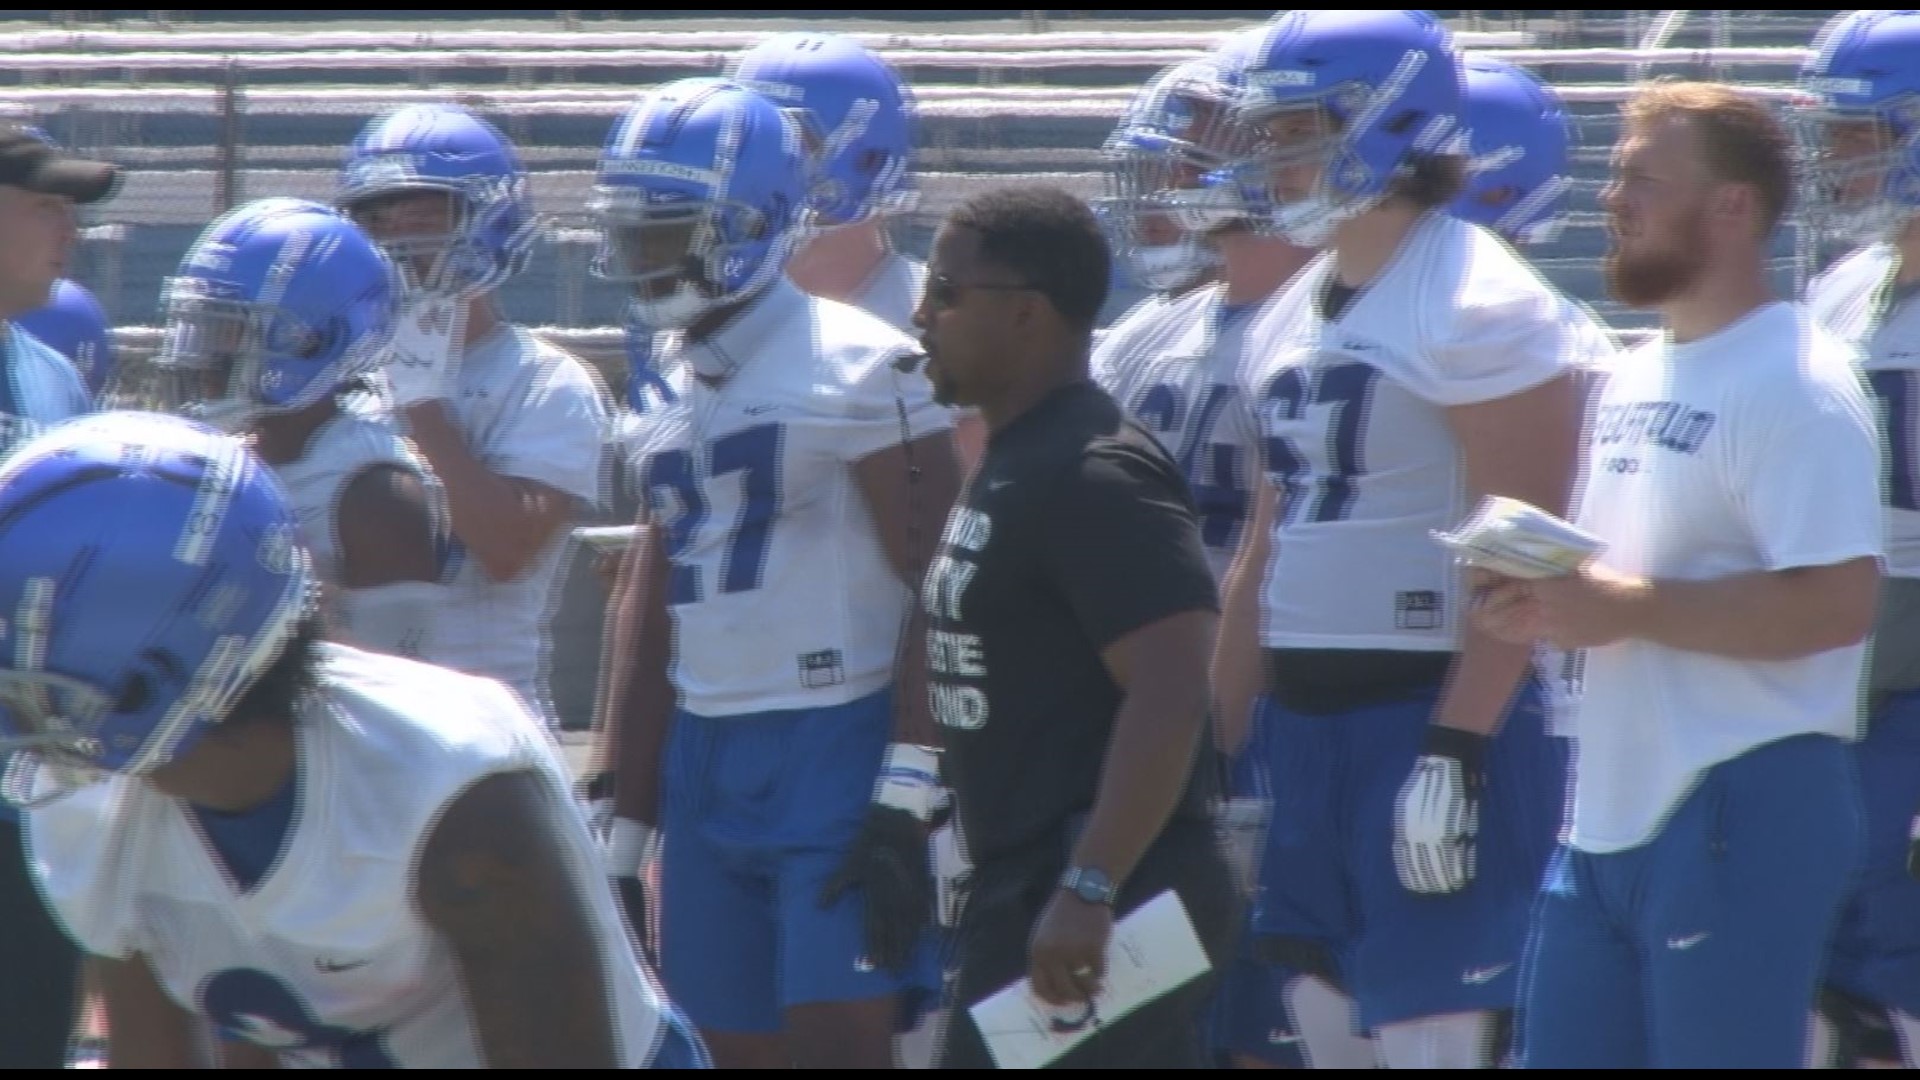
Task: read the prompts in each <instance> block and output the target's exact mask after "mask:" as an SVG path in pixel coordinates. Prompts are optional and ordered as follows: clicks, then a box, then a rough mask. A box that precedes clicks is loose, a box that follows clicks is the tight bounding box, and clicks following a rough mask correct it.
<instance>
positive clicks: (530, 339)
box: [432, 325, 611, 725]
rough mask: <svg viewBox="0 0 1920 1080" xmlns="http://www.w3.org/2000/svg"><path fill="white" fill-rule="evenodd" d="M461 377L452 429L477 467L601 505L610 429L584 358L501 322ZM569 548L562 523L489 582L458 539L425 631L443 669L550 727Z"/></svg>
mask: <svg viewBox="0 0 1920 1080" xmlns="http://www.w3.org/2000/svg"><path fill="white" fill-rule="evenodd" d="M459 380H460V381H459V390H460V392H459V395H458V396H457V397H456V398H455V399H454V400H453V401H452V402H451V404H452V406H453V414H454V420H455V422H456V423H457V424H458V425H459V428H460V432H461V434H463V435H465V436H466V440H467V446H468V448H469V449H470V450H472V452H473V454H474V456H475V457H477V458H479V460H480V463H481V464H482V465H485V466H486V467H487V468H488V469H489V470H491V471H493V472H494V473H497V474H499V475H502V476H513V477H519V478H521V479H524V480H534V481H537V482H539V483H542V484H545V485H547V486H548V487H551V488H553V489H554V490H556V491H559V492H562V493H564V494H567V495H572V496H574V497H576V498H577V499H579V500H580V502H581V503H582V504H583V507H597V506H601V505H604V504H605V502H606V501H607V495H608V494H609V493H608V491H607V481H608V476H607V471H606V468H605V466H606V465H607V464H608V462H607V460H606V458H605V450H606V447H607V444H608V441H609V435H610V433H611V432H610V429H609V426H608V425H609V420H608V417H607V412H606V407H605V405H604V403H603V402H602V400H601V397H600V389H599V386H598V384H597V383H596V382H595V381H594V378H593V376H592V375H590V374H588V372H587V369H586V367H585V366H584V365H583V364H581V362H580V361H579V360H576V359H574V358H573V357H572V356H569V355H568V354H566V353H564V352H562V351H560V350H559V349H556V348H554V347H553V346H551V345H548V344H547V343H545V342H543V341H541V340H539V339H538V338H536V337H534V336H533V335H532V334H529V333H528V332H527V331H526V330H525V329H523V328H521V327H518V326H509V325H502V326H501V327H500V328H499V329H498V330H497V331H496V332H494V333H493V334H490V335H488V336H487V337H486V338H484V339H483V340H481V341H478V342H475V343H474V344H473V345H471V346H469V347H468V349H467V351H466V354H465V355H464V356H463V357H462V358H461V362H460V374H459ZM572 543H573V538H572V532H571V530H570V529H568V528H566V527H564V526H563V527H562V528H560V529H558V530H556V531H555V533H554V535H553V538H552V539H550V540H548V541H547V546H546V547H545V548H544V549H542V550H541V551H540V553H539V554H538V555H536V556H534V559H533V562H532V564H531V565H530V566H529V567H528V568H527V569H526V571H524V572H523V573H521V574H520V576H519V577H516V578H514V579H513V580H511V581H494V580H492V579H491V578H489V577H488V576H487V574H486V571H485V570H483V569H482V568H481V566H480V562H479V560H478V559H475V558H474V557H473V555H472V554H471V553H470V552H468V551H467V550H466V545H465V544H463V543H461V542H460V541H459V539H458V538H457V537H456V538H455V539H454V542H453V544H452V546H451V550H450V552H449V554H448V558H447V563H446V568H445V571H444V572H443V576H442V579H441V580H442V581H443V582H444V583H445V584H447V585H448V586H450V588H449V589H448V599H447V604H446V607H445V608H444V609H443V611H442V612H441V617H440V618H439V619H437V620H436V621H435V623H434V627H433V631H432V640H433V642H434V651H435V653H436V655H437V657H438V659H439V662H441V663H444V664H447V665H449V666H451V667H455V668H458V669H459V670H461V671H468V672H472V673H474V674H476V675H488V676H491V677H493V678H496V679H499V680H500V681H501V682H504V683H506V684H507V685H508V686H511V687H513V688H514V689H515V690H518V691H519V692H520V693H521V694H522V695H523V696H524V697H525V698H526V699H527V701H528V702H529V703H531V704H533V705H534V706H535V707H536V708H537V709H539V710H540V712H541V713H542V714H543V715H545V716H546V717H547V721H548V723H549V724H554V725H557V724H558V722H559V720H558V716H557V714H556V713H555V711H554V707H553V698H552V695H551V694H550V693H549V692H548V689H547V661H548V657H549V654H550V653H551V652H552V647H553V643H552V637H551V633H550V631H551V624H552V622H553V615H554V611H555V609H556V608H557V607H558V605H559V602H560V595H561V590H560V587H559V586H560V584H561V582H560V569H561V567H563V566H565V565H566V558H567V554H568V552H569V550H570V549H571V545H572Z"/></svg>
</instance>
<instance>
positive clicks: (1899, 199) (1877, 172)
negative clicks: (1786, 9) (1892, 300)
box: [1795, 11, 1920, 241]
mask: <svg viewBox="0 0 1920 1080" xmlns="http://www.w3.org/2000/svg"><path fill="white" fill-rule="evenodd" d="M1800 85H1801V88H1802V89H1804V90H1806V91H1807V93H1808V94H1810V95H1811V96H1812V97H1813V98H1814V101H1815V103H1814V104H1813V105H1812V106H1810V107H1803V108H1800V109H1796V110H1795V120H1796V121H1797V123H1796V124H1795V127H1796V131H1797V133H1798V135H1799V137H1800V143H1801V149H1802V151H1803V153H1804V154H1805V156H1806V157H1807V159H1808V168H1807V172H1806V179H1805V181H1804V182H1803V184H1802V202H1803V203H1804V207H1803V213H1804V215H1805V219H1806V220H1807V222H1808V223H1809V224H1810V225H1812V226H1813V227H1814V228H1817V229H1819V230H1820V231H1821V232H1824V233H1829V234H1832V235H1834V236H1837V237H1840V238H1843V239H1847V240H1854V241H1873V240H1885V239H1889V238H1890V237H1891V236H1892V234H1893V233H1894V232H1895V231H1896V230H1898V229H1899V228H1901V227H1902V226H1904V225H1905V224H1906V222H1907V221H1908V220H1909V219H1911V218H1912V217H1913V216H1914V215H1915V214H1916V213H1920V11H1849V12H1846V13H1844V14H1842V15H1839V16H1836V17H1835V18H1834V19H1833V20H1832V21H1831V22H1829V23H1827V25H1826V26H1825V27H1824V28H1822V29H1821V31H1820V34H1819V36H1818V37H1816V38H1815V39H1814V42H1813V54H1812V56H1810V57H1809V58H1808V60H1807V62H1806V64H1805V66H1804V67H1802V69H1801V78H1800Z"/></svg>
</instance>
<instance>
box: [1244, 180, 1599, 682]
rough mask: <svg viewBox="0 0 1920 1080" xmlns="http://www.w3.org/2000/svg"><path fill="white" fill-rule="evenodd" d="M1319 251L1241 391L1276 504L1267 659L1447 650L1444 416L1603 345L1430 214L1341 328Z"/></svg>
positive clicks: (1564, 305)
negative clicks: (1324, 312)
mask: <svg viewBox="0 0 1920 1080" xmlns="http://www.w3.org/2000/svg"><path fill="white" fill-rule="evenodd" d="M1332 275H1333V257H1332V255H1331V254H1327V253H1323V254H1321V255H1320V256H1318V257H1317V258H1316V259H1315V260H1314V261H1313V262H1312V263H1310V264H1309V265H1308V266H1307V268H1306V269H1305V270H1303V271H1301V272H1300V273H1299V274H1298V275H1296V276H1295V277H1294V279H1293V280H1292V281H1291V282H1290V283H1289V284H1288V285H1287V286H1286V288H1285V289H1284V290H1283V291H1282V293H1281V295H1280V296H1279V298H1277V299H1276V300H1274V301H1273V302H1271V303H1270V304H1268V305H1267V306H1266V307H1265V308H1264V309H1263V310H1262V311H1261V312H1260V314H1259V315H1258V316H1257V317H1256V319H1255V322H1254V325H1253V326H1252V327H1250V328H1249V329H1248V331H1247V334H1246V349H1245V359H1244V362H1243V363H1244V366H1243V368H1242V374H1241V381H1242V384H1243V387H1244V389H1245V392H1246V393H1247V394H1248V395H1249V396H1250V397H1251V399H1252V400H1253V403H1254V408H1255V410H1256V412H1257V414H1258V415H1259V417H1260V420H1261V425H1262V429H1263V433H1264V435H1265V437H1266V455H1265V459H1266V462H1265V463H1266V468H1267V470H1268V473H1269V476H1270V478H1271V480H1272V482H1273V484H1274V486H1275V489H1276V490H1277V491H1278V492H1279V499H1280V502H1279V506H1278V508H1277V511H1276V513H1275V521H1274V531H1273V542H1274V556H1273V561H1272V562H1271V564H1270V565H1269V566H1268V569H1267V575H1266V584H1265V591H1264V599H1263V602H1262V605H1261V611H1262V626H1261V631H1260V639H1261V643H1262V644H1263V645H1265V646H1267V647H1268V648H1333V649H1396V650H1413V651H1422V650H1424V651H1444V652H1450V651H1452V650H1454V649H1455V648H1457V647H1458V640H1459V618H1460V616H1461V611H1460V607H1461V605H1460V603H1459V593H1460V583H1461V582H1460V572H1459V570H1458V569H1457V568H1456V567H1455V565H1454V562H1453V559H1452V557H1451V556H1450V555H1449V554H1448V553H1447V552H1446V551H1445V550H1444V549H1443V548H1441V547H1440V545H1439V544H1437V543H1435V542H1434V540H1433V537H1432V535H1431V533H1432V531H1433V530H1436V529H1442V530H1444V529H1451V528H1453V527H1454V526H1455V525H1456V524H1458V523H1459V521H1460V519H1461V518H1463V517H1464V516H1466V514H1467V513H1468V512H1469V511H1471V510H1472V507H1471V506H1470V505H1468V498H1469V496H1468V493H1467V491H1466V476H1465V470H1464V467H1463V464H1462V462H1461V456H1460V446H1459V443H1458V442H1457V441H1456V440H1455V438H1454V436H1453V432H1452V430H1451V429H1450V428H1449V427H1448V426H1447V418H1446V410H1447V409H1448V408H1450V407H1454V406H1460V405H1472V404H1477V403H1481V402H1486V401H1493V400H1497V399H1499V398H1503V397H1508V396H1511V395H1513V394H1517V393H1520V392H1521V391H1524V390H1528V389H1531V388H1533V387H1535V386H1538V385H1540V384H1541V383H1544V382H1547V381H1549V380H1551V379H1553V378H1555V377H1556V376H1559V375H1560V374H1562V373H1563V372H1564V371H1566V370H1568V369H1569V368H1572V367H1576V366H1580V365H1582V364H1584V363H1587V362H1589V361H1590V358H1592V357H1596V356H1598V357H1604V356H1606V355H1607V354H1609V353H1610V352H1611V351H1612V349H1613V346H1612V342H1611V341H1610V339H1609V338H1608V337H1607V335H1606V333H1605V331H1603V330H1602V329H1601V328H1600V327H1599V326H1598V325H1597V324H1595V323H1594V322H1593V320H1592V318H1591V317H1590V316H1589V315H1588V314H1587V312H1586V311H1585V310H1584V309H1583V308H1581V307H1580V306H1579V305H1577V304H1574V303H1572V302H1571V301H1569V300H1567V299H1566V298H1565V297H1563V296H1561V295H1560V293H1559V292H1557V291H1556V290H1555V289H1554V288H1553V287H1552V286H1550V285H1548V284H1547V283H1546V282H1545V281H1544V280H1542V279H1541V277H1540V275H1539V274H1538V273H1536V272H1535V271H1534V270H1533V268H1532V267H1530V266H1528V265H1527V264H1526V263H1525V262H1523V261H1521V259H1520V257H1519V256H1517V255H1515V254H1514V253H1513V251H1512V249H1511V248H1509V247H1507V245H1506V244H1504V243H1502V242H1501V241H1500V240H1499V238H1497V237H1496V236H1494V234H1493V233H1491V232H1488V231H1486V230H1485V229H1482V228H1480V227H1478V226H1476V225H1470V224H1467V223H1465V222H1462V221H1458V220H1456V219H1454V218H1451V217H1448V216H1446V215H1444V214H1439V213H1434V214H1429V215H1427V216H1426V217H1425V218H1423V219H1422V220H1421V221H1420V222H1419V223H1417V224H1416V225H1415V226H1414V228H1413V229H1412V230H1411V231H1410V232H1409V233H1408V234H1407V236H1406V238H1405V239H1404V240H1403V241H1402V242H1401V244H1400V249H1399V250H1398V251H1397V252H1396V253H1395V254H1394V256H1393V259H1392V260H1391V261H1390V262H1389V263H1388V264H1387V266H1386V268H1385V269H1384V270H1382V271H1381V273H1380V274H1379V275H1378V276H1377V277H1375V279H1374V280H1373V282H1372V283H1371V284H1369V285H1367V286H1366V287H1365V288H1364V289H1363V290H1362V291H1361V292H1360V293H1359V295H1358V296H1357V297H1355V298H1354V299H1353V300H1352V302H1351V303H1349V304H1348V305H1347V308H1346V310H1345V311H1344V312H1342V313H1341V315H1340V317H1339V318H1337V319H1335V320H1333V321H1332V322H1328V321H1327V320H1325V319H1323V318H1322V317H1321V308H1320V304H1321V300H1322V297H1323V295H1324V294H1325V292H1326V290H1327V287H1328V285H1329V283H1330V281H1331V279H1332Z"/></svg>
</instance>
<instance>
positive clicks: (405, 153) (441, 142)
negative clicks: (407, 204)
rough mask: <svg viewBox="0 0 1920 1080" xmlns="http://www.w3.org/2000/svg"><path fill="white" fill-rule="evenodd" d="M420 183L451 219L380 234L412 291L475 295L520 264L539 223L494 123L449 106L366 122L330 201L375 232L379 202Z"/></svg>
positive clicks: (514, 158) (515, 157) (416, 108)
mask: <svg viewBox="0 0 1920 1080" xmlns="http://www.w3.org/2000/svg"><path fill="white" fill-rule="evenodd" d="M419 191H442V192H446V193H447V194H448V195H450V196H452V197H453V198H452V224H451V227H450V229H449V230H448V231H446V232H441V233H428V234H418V235H407V236H390V237H385V238H383V239H380V245H381V246H382V247H384V248H385V249H386V250H387V254H388V255H390V256H392V257H393V261H394V263H395V264H396V265H398V266H399V267H400V270H401V273H402V274H403V275H405V278H406V283H407V289H408V291H409V292H410V293H415V294H419V295H428V296H445V297H455V298H467V297H472V296H477V295H479V294H480V293H483V292H486V291H488V290H490V289H496V288H499V287H500V285H501V284H502V283H503V282H505V281H507V280H508V279H509V278H511V277H513V276H514V275H516V274H518V273H520V271H522V270H524V269H526V265H527V260H528V259H530V258H531V257H532V256H533V245H534V241H535V240H536V239H538V237H539V231H540V222H539V220H538V218H537V217H536V216H535V215H534V211H533V198H532V196H531V195H530V194H528V190H527V172H526V169H524V168H523V167H521V164H520V155H519V154H517V153H515V151H514V149H513V144H512V143H510V142H508V141H507V138H506V136H504V135H502V134H501V133H500V131H499V129H498V128H495V127H494V126H493V125H492V124H489V123H487V122H486V121H485V120H483V119H481V118H480V117H478V116H475V115H473V114H472V113H470V112H468V111H467V110H465V109H463V108H461V107H459V106H457V105H407V106H403V107H401V108H398V109H394V110H392V111H390V112H388V113H386V114H384V115H382V116H379V117H376V118H374V119H373V120H372V121H370V122H368V124H367V126H366V127H365V128H363V129H362V130H361V132H360V134H359V136H358V137H356V138H355V139H354V140H353V145H352V146H351V147H349V148H348V150H347V161H346V165H345V166H344V167H343V168H342V169H341V170H340V194H339V196H338V198H337V199H336V202H337V204H338V205H339V206H340V207H341V208H342V209H344V210H346V211H347V212H348V213H349V214H351V215H352V216H353V218H354V220H355V221H357V222H359V223H360V225H361V226H362V227H364V228H366V229H368V231H369V232H372V233H376V234H377V233H379V232H382V231H384V228H383V225H382V223H381V222H380V220H379V214H380V210H381V207H382V204H383V203H385V202H387V201H388V200H390V199H391V198H393V197H396V196H400V195H404V194H407V193H410V192H419Z"/></svg>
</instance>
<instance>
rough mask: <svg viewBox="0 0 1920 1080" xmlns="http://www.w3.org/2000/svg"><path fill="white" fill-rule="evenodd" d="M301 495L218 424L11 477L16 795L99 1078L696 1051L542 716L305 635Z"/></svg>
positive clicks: (150, 422)
mask: <svg viewBox="0 0 1920 1080" xmlns="http://www.w3.org/2000/svg"><path fill="white" fill-rule="evenodd" d="M295 535H296V524H295V518H294V511H293V507H292V504H291V503H290V502H289V501H288V499H287V497H286V495H285V493H284V492H283V490H282V489H281V488H280V485H279V484H278V483H277V482H276V481H275V480H274V479H273V477H272V474H271V472H270V471H269V469H268V468H267V466H266V465H265V463H264V462H262V461H260V460H259V459H258V458H256V457H255V456H253V455H252V454H251V453H250V452H248V451H247V450H246V448H245V447H244V445H243V444H242V443H241V442H239V441H238V440H236V439H233V438H230V437H227V436H225V435H222V434H219V433H217V432H215V431H213V430H212V429H209V428H206V427H203V426H200V425H197V424H194V423H192V422H190V421H187V420H184V419H181V418H178V417H173V416H168V415H164V414H158V413H106V414H100V415H98V416H95V417H87V418H82V419H79V420H75V421H72V422H70V423H68V424H66V425H62V426H61V427H60V428H58V429H56V430H54V431H50V432H48V433H47V434H45V435H43V436H41V437H40V438H38V439H37V440H35V441H34V442H32V443H30V444H28V445H27V446H25V447H24V448H22V449H21V450H20V451H19V453H18V454H16V456H15V457H14V458H12V459H11V460H10V461H9V463H8V464H7V466H6V467H5V468H4V469H0V610H5V611H7V612H8V613H9V624H10V628H11V629H10V632H9V637H10V638H11V639H12V641H13V642H14V644H15V645H17V648H9V649H7V650H5V657H4V661H0V699H4V701H5V702H6V707H5V708H4V709H0V740H4V745H5V747H6V749H8V750H10V751H14V752H15V754H14V764H13V766H12V767H11V768H10V769H9V771H8V774H7V782H6V788H7V794H8V796H9V797H10V798H11V799H13V800H15V801H17V802H19V803H20V804H22V805H24V806H27V807H28V808H29V809H28V812H27V815H26V817H27V822H28V825H27V828H28V833H29V845H28V846H29V854H30V857H31V860H32V866H33V871H34V874H35V876H36V878H37V879H38V881H39V884H40V887H41V889H42V890H43V891H44V893H45V895H46V896H47V897H48V899H49V901H50V903H51V904H52V905H53V907H54V908H55V909H56V910H57V911H58V912H59V914H60V916H61V918H62V919H63V920H64V922H65V924H66V926H67V927H68V929H69V930H70V931H71V933H72V934H73V936H74V937H75V938H76V939H77V940H78V941H79V942H80V943H81V945H82V946H83V947H84V949H85V950H86V952H87V954H88V964H89V965H90V967H91V968H92V969H93V970H94V972H95V973H96V974H97V976H98V984H99V986H100V987H101V988H102V992H103V994H104V997H105V1000H106V1010H107V1022H108V1028H109V1038H110V1049H109V1059H110V1065H111V1066H112V1067H115V1068H129V1067H142V1066H145V1067H156V1068H183V1067H192V1066H194V1065H195V1064H198V1062H196V1061H195V1056H196V1055H195V1046H194V1036H195V1030H196V1027H197V1024H198V1023H211V1024H212V1025H214V1026H215V1027H217V1029H218V1030H219V1031H220V1033H221V1034H222V1035H223V1036H224V1037H226V1038H228V1039H233V1040H244V1041H246V1042H248V1043H251V1044H252V1045H253V1046H254V1047H257V1048H258V1050H259V1054H258V1055H257V1056H259V1057H262V1058H265V1059H267V1060H268V1061H270V1062H273V1063H278V1064H283V1065H289V1066H309V1067H312V1066H322V1067H327V1066H331V1067H397V1066H412V1067H426V1068H462V1067H468V1068H470V1067H476V1066H493V1067H497V1068H505V1067H524V1068H534V1067H542V1068H554V1067H566V1066H580V1067H598V1068H620V1067H626V1068H633V1067H643V1066H647V1065H653V1066H656V1067H659V1066H680V1067H686V1066H689V1065H694V1066H697V1065H700V1064H702V1063H703V1053H702V1050H701V1048H700V1044H699V1042H698V1038H697V1036H695V1035H694V1034H692V1033H691V1032H690V1031H689V1030H688V1029H687V1028H686V1026H685V1025H684V1023H682V1022H681V1021H680V1020H679V1019H678V1018H677V1017H676V1016H675V1014H674V1012H673V1010H672V1008H671V1006H670V1005H669V1004H668V1003H667V1001H666V999H665V998H664V996H663V995H662V994H661V993H660V991H659V990H658V989H657V988H656V986H655V985H654V983H653V981H652V979H651V977H650V976H649V974H648V973H647V972H646V970H645V969H644V968H643V967H642V966H641V965H640V963H639V962H638V961H637V960H636V959H635V958H634V955H633V953H632V951H631V950H630V949H629V948H628V947H627V944H626V942H625V940H624V934H623V930H622V927H621V924H620V921H619V916H618V914H617V913H616V911H615V908H614V904H613V898H612V894H611V893H609V892H607V890H606V889H605V888H604V887H603V886H602V885H601V884H600V880H599V876H598V874H597V872H596V868H595V863H596V861H597V860H596V857H595V855H594V852H593V841H592V839H591V838H590V837H589V835H588V833H587V829H586V826H585V824H584V823H583V822H582V820H581V819H580V818H579V816H578V815H577V814H576V813H574V812H573V809H572V806H571V803H570V801H569V799H568V796H567V786H568V785H567V773H566V767H565V765H564V764H563V763H562V762H561V761H560V759H559V756H558V754H557V753H556V752H555V750H554V748H553V744H552V742H551V740H550V739H549V738H548V736H547V734H546V732H545V731H544V729H543V726H542V724H541V721H540V719H539V717H537V716H536V715H534V714H533V713H531V712H530V711H529V709H528V707H527V706H526V704H525V703H524V702H522V701H521V700H520V699H519V698H518V697H517V696H515V695H514V694H513V693H512V692H510V691H509V690H507V689H506V688H504V687H502V686H501V685H500V684H499V683H497V682H495V681H493V680H491V679H482V678H476V677H473V676H468V675H463V674H459V673H456V672H452V671H448V670H446V669H443V668H437V667H431V666H427V665H424V664H420V663H417V662H414V661H411V660H407V659H404V658H399V657H391V656H381V655H378V654H374V653H366V652H360V651H357V650H355V649H352V648H349V647H346V646H342V645H334V644H325V643H322V642H320V641H319V640H318V631H317V627H316V624H315V617H314V613H313V606H312V581H311V576H310V571H309V567H308V559H307V554H306V552H305V549H303V548H302V547H301V546H300V544H299V543H298V541H297V540H296V539H295Z"/></svg>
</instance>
